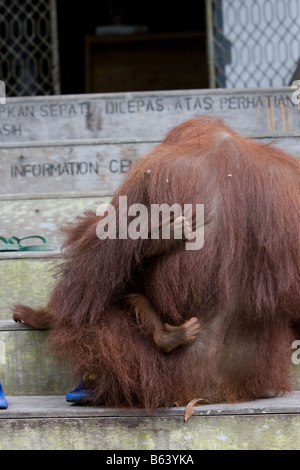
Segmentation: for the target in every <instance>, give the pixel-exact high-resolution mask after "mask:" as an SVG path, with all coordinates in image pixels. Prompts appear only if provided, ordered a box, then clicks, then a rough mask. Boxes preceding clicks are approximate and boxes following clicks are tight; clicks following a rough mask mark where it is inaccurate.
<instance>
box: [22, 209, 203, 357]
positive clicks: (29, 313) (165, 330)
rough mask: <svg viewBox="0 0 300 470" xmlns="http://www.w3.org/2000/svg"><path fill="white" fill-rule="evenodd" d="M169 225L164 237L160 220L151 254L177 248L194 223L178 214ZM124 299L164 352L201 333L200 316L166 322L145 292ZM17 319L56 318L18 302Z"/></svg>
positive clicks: (39, 324)
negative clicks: (181, 322) (168, 235)
mask: <svg viewBox="0 0 300 470" xmlns="http://www.w3.org/2000/svg"><path fill="white" fill-rule="evenodd" d="M169 225H170V238H169V239H167V240H163V239H162V238H161V235H162V228H163V224H160V226H159V230H158V232H159V236H160V238H159V239H158V240H155V241H154V242H152V244H150V245H149V247H148V249H147V251H146V256H147V257H149V256H151V255H152V254H153V252H154V251H155V252H156V253H157V252H159V251H163V250H166V249H171V248H172V247H173V248H174V247H175V246H176V244H177V243H178V240H181V239H182V240H186V239H188V238H189V236H190V234H191V225H190V223H189V221H188V219H187V218H186V217H184V216H182V217H177V218H175V219H174V221H171V222H170V223H169ZM178 229H181V235H182V238H181V237H180V238H178V239H175V238H174V233H175V231H177V235H178V236H180V233H179V232H178ZM153 243H154V244H155V245H154V246H155V248H154V249H153ZM151 245H152V246H151ZM124 302H125V303H126V304H127V305H128V307H129V311H132V312H133V313H134V314H135V316H136V319H137V325H138V326H139V328H140V329H141V332H142V333H143V334H145V335H149V336H150V337H152V339H153V342H154V344H155V345H156V346H157V347H158V348H159V349H160V350H161V351H163V352H166V353H167V352H170V351H172V350H173V349H175V348H177V347H178V346H181V345H184V344H186V345H188V344H190V343H192V342H193V341H194V340H195V339H196V338H197V336H198V335H199V334H200V323H199V321H198V319H197V318H196V317H192V318H190V319H188V320H186V321H185V322H184V323H183V324H182V325H177V326H175V325H170V324H168V323H163V322H162V321H161V318H160V316H159V315H158V313H157V312H156V311H155V309H154V308H153V306H152V305H151V302H150V301H149V300H148V299H147V298H146V297H145V296H144V295H142V294H138V293H132V294H128V295H126V296H125V297H124ZM13 319H14V321H15V322H24V323H26V324H27V325H30V326H32V327H33V328H36V329H50V328H51V327H52V326H53V325H54V318H53V315H51V313H50V312H48V311H47V310H44V309H40V310H36V309H33V308H31V307H27V306H25V305H15V306H14V308H13Z"/></svg>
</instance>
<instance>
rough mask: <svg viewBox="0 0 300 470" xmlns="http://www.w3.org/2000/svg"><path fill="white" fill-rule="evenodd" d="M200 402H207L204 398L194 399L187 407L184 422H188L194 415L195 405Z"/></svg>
mask: <svg viewBox="0 0 300 470" xmlns="http://www.w3.org/2000/svg"><path fill="white" fill-rule="evenodd" d="M199 401H205V400H204V398H193V400H191V401H190V402H189V403H188V404H187V405H186V407H185V412H184V421H187V420H188V419H189V418H190V417H191V416H192V415H193V414H194V413H195V410H194V405H195V404H196V403H198V402H199Z"/></svg>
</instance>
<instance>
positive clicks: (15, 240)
mask: <svg viewBox="0 0 300 470" xmlns="http://www.w3.org/2000/svg"><path fill="white" fill-rule="evenodd" d="M32 238H38V239H39V240H42V242H43V243H40V244H38V245H22V243H21V242H22V241H23V240H28V239H32ZM8 242H9V243H10V244H12V245H13V244H15V245H16V246H18V250H17V251H53V248H52V246H51V245H50V244H49V243H48V241H47V240H46V238H44V237H42V236H41V235H29V236H27V237H22V238H18V237H15V236H13V237H10V238H9V239H8Z"/></svg>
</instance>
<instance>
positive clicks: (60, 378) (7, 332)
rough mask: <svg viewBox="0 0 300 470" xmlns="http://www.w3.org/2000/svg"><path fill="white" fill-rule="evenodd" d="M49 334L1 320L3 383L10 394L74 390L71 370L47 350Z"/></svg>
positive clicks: (1, 368) (0, 339)
mask: <svg viewBox="0 0 300 470" xmlns="http://www.w3.org/2000/svg"><path fill="white" fill-rule="evenodd" d="M47 335H48V332H47V331H44V330H43V331H42V330H34V329H33V328H30V327H29V326H27V325H24V324H21V323H15V322H14V321H12V320H10V321H5V320H1V321H0V380H1V382H2V385H3V387H4V389H5V393H6V394H8V395H49V394H50V395H59V394H65V393H66V392H68V391H69V390H72V389H73V388H74V386H75V385H77V384H76V383H75V382H76V380H74V379H73V380H72V378H71V377H70V374H69V372H68V369H67V368H66V367H64V366H63V365H62V364H59V363H58V362H57V360H56V358H55V357H54V356H53V355H52V354H51V353H50V352H49V351H48V349H47V344H46V340H47Z"/></svg>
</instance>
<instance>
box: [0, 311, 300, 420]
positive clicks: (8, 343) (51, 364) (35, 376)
mask: <svg viewBox="0 0 300 470" xmlns="http://www.w3.org/2000/svg"><path fill="white" fill-rule="evenodd" d="M47 335H48V332H47V331H41V330H34V329H32V328H31V327H29V326H27V325H23V324H18V323H15V322H14V321H13V320H12V319H10V320H1V321H0V378H1V381H2V384H3V386H4V385H5V390H6V393H7V394H8V395H10V394H11V395H22V394H25V395H26V394H28V395H39V394H60V393H65V391H66V389H67V387H70V386H74V385H75V384H74V383H73V384H71V380H70V377H69V376H68V370H67V368H64V367H63V365H62V364H61V363H60V364H59V363H58V362H57V361H56V359H55V358H54V357H53V356H52V355H51V354H50V353H49V351H47V348H46V339H47ZM290 366H291V383H292V384H293V386H294V389H295V390H299V389H300V387H299V377H300V366H299V364H298V365H294V364H293V363H292V350H291V362H290ZM61 375H64V376H65V377H66V379H67V382H66V381H65V380H62V379H61V378H60V379H59V378H55V379H53V377H61ZM52 380H53V383H51V382H52ZM60 382H61V383H60ZM45 384H48V385H49V388H47V387H46V385H45ZM299 393H300V392H298V393H297V392H295V394H296V395H295V397H298V398H297V399H296V398H295V399H294V400H292V399H291V398H290V395H289V394H288V395H287V396H286V397H277V398H276V399H262V400H256V401H255V402H247V403H242V404H222V405H202V404H201V403H200V406H195V408H194V409H195V415H199V416H200V415H205V416H206V415H210V414H216V415H218V414H220V413H223V414H245V413H265V412H268V413H272V412H274V413H275V412H276V413H280V412H285V411H286V407H287V404H286V402H285V401H286V400H287V399H288V406H289V407H290V408H289V412H290V413H293V412H295V411H299V412H300V400H299ZM293 396H294V395H293ZM297 400H298V401H297ZM105 410H106V409H105ZM175 410H177V408H176V409H175ZM282 410H285V411H282ZM94 411H95V413H96V415H97V416H98V415H99V411H97V410H94ZM101 413H102V414H101V416H104V415H105V416H107V415H108V416H112V415H111V414H110V413H111V411H110V410H108V411H103V410H102V412H101ZM136 413H137V414H136V415H137V416H143V413H142V414H140V413H141V412H140V410H138V411H137V412H136ZM174 413H175V411H174ZM0 415H1V413H0ZM0 417H1V416H0Z"/></svg>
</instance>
